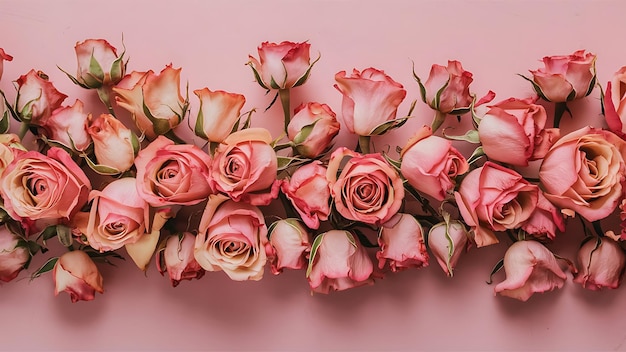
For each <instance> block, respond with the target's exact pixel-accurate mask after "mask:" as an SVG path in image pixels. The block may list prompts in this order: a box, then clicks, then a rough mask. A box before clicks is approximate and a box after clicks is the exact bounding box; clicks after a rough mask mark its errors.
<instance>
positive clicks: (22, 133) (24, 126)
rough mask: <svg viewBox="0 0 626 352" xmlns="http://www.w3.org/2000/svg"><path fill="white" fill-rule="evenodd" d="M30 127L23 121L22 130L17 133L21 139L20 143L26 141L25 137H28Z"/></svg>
mask: <svg viewBox="0 0 626 352" xmlns="http://www.w3.org/2000/svg"><path fill="white" fill-rule="evenodd" d="M28 127H29V126H28V122H26V121H22V123H21V124H20V130H19V131H18V132H17V136H18V137H20V141H21V140H22V139H24V136H26V132H28Z"/></svg>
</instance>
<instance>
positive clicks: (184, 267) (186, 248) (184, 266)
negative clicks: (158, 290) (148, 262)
mask: <svg viewBox="0 0 626 352" xmlns="http://www.w3.org/2000/svg"><path fill="white" fill-rule="evenodd" d="M195 243H196V237H195V236H194V235H192V234H191V232H184V233H182V234H180V235H172V236H169V237H168V238H167V240H166V241H165V247H163V248H162V249H161V250H159V251H158V252H157V255H156V265H157V270H159V272H160V273H161V275H164V274H165V272H167V274H168V276H169V278H170V281H171V283H172V287H176V286H178V284H180V282H181V281H182V280H192V279H200V278H201V277H202V276H204V272H205V271H204V269H202V267H201V266H200V264H198V262H197V261H196V258H195V257H194V246H195Z"/></svg>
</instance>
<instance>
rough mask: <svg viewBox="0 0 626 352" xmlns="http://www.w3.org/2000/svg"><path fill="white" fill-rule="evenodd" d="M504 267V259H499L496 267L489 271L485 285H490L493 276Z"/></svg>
mask: <svg viewBox="0 0 626 352" xmlns="http://www.w3.org/2000/svg"><path fill="white" fill-rule="evenodd" d="M503 267H504V259H500V260H499V261H498V262H497V263H496V265H495V266H494V267H493V269H491V274H489V280H488V281H487V285H491V284H492V283H493V275H495V274H496V273H497V272H498V271H500V269H502V268H503Z"/></svg>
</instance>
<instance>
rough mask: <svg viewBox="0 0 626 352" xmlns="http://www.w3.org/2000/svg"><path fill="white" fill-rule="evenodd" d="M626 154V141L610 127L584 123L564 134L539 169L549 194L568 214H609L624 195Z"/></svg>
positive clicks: (589, 216)
mask: <svg viewBox="0 0 626 352" xmlns="http://www.w3.org/2000/svg"><path fill="white" fill-rule="evenodd" d="M624 155H626V142H625V141H623V140H622V139H620V138H619V137H617V136H616V135H615V134H613V133H611V132H609V131H604V130H599V129H595V128H592V127H583V128H581V129H579V130H577V131H574V132H571V133H569V134H568V135H566V136H564V137H561V139H559V140H558V141H557V142H556V143H555V144H554V145H553V146H552V148H551V149H550V151H549V152H548V153H547V154H546V156H545V157H544V159H543V163H542V164H541V168H540V169H539V179H540V181H541V186H542V187H543V189H544V190H545V192H544V194H545V196H546V198H548V200H549V201H550V202H552V203H553V204H554V205H556V206H557V207H560V208H561V210H562V211H563V212H564V213H565V214H566V215H570V216H573V215H574V212H576V213H578V214H580V215H581V216H582V217H584V218H585V219H587V220H588V221H596V220H600V219H603V218H605V217H607V216H608V215H609V214H611V213H612V212H613V210H615V207H616V206H617V204H618V203H619V201H620V199H621V197H622V182H623V180H624Z"/></svg>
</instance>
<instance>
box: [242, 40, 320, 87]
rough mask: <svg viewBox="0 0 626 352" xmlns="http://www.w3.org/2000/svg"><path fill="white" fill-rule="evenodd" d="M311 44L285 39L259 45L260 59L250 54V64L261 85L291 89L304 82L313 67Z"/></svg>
mask: <svg viewBox="0 0 626 352" xmlns="http://www.w3.org/2000/svg"><path fill="white" fill-rule="evenodd" d="M310 47H311V44H309V43H307V42H302V43H293V42H288V41H284V42H282V43H280V44H276V43H270V42H263V43H261V45H260V46H259V47H258V52H259V60H257V59H256V58H254V57H252V56H248V57H249V59H250V61H249V62H248V65H250V67H251V68H252V71H253V72H254V75H255V78H256V80H257V82H258V83H259V85H261V87H263V88H265V89H267V90H269V89H289V88H292V87H297V86H299V85H302V84H304V82H306V80H307V78H308V77H309V72H310V70H311V67H313V64H315V62H313V63H311V59H310V53H309V50H310Z"/></svg>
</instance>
